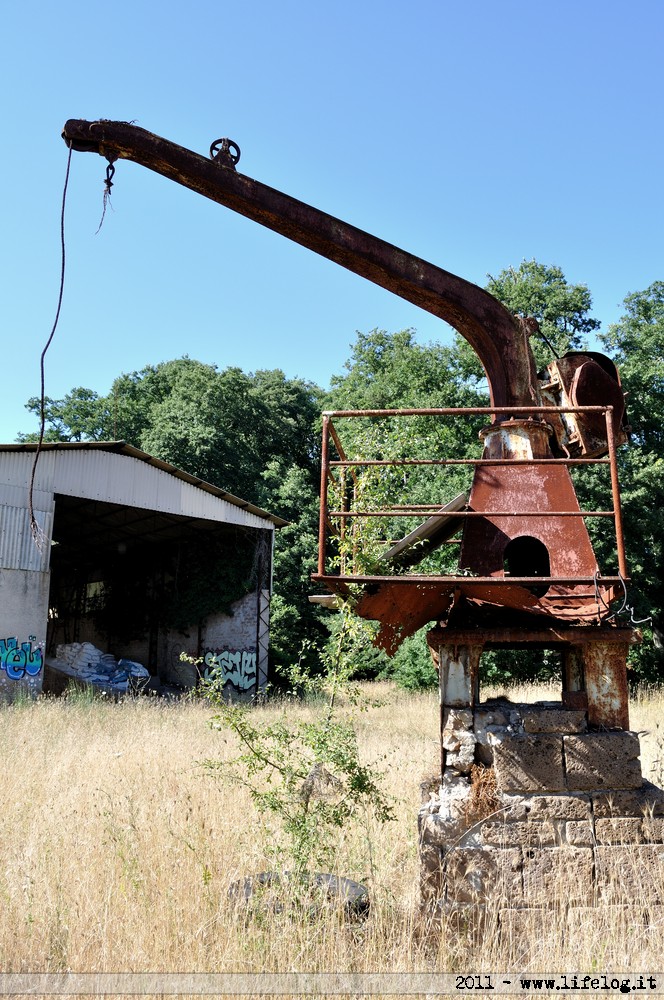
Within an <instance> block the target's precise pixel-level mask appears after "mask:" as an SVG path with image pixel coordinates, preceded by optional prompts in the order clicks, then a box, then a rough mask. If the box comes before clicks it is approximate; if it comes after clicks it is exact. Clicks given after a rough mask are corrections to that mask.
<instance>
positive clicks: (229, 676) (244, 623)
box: [164, 591, 269, 698]
mask: <svg viewBox="0 0 664 1000" xmlns="http://www.w3.org/2000/svg"><path fill="white" fill-rule="evenodd" d="M266 593H267V592H266ZM268 598H269V595H268ZM265 604H266V599H265V595H264V594H262V595H261V612H262V615H261V618H262V620H263V621H264V625H262V627H261V628H259V609H258V599H257V594H256V592H255V591H254V592H253V593H251V594H246V595H245V597H243V598H241V599H240V600H239V601H236V602H235V603H234V604H233V614H232V615H214V616H211V617H210V618H209V619H208V621H207V623H206V625H205V627H204V629H203V631H202V635H201V651H202V655H203V663H201V664H200V666H199V667H198V671H200V673H201V674H202V675H203V676H207V677H210V675H211V674H212V673H213V672H218V671H221V675H222V678H223V681H224V684H225V687H226V689H228V691H229V693H231V694H232V695H233V696H234V697H238V698H243V697H244V698H247V697H251V696H252V695H253V694H254V693H255V691H256V678H257V674H258V682H259V686H260V687H264V685H265V683H266V682H267V662H266V657H265V656H264V655H263V642H262V641H259V642H258V644H257V638H258V637H259V632H260V636H261V639H262V631H263V628H267V625H268V622H267V608H266V607H265V606H264V605H265ZM257 645H258V648H257ZM166 646H167V648H166V651H165V656H164V663H165V664H166V677H165V678H164V679H165V680H168V681H169V682H170V683H174V684H182V685H184V686H185V687H190V686H192V685H193V684H195V683H196V680H197V676H198V671H197V668H196V667H195V666H193V665H192V664H188V663H183V662H182V661H181V660H180V654H181V653H183V652H184V653H187V654H188V655H189V656H191V657H194V658H195V657H196V653H197V649H198V634H197V633H195V632H194V631H192V632H191V633H190V634H189V636H185V635H179V634H177V633H173V632H171V633H169V634H168V637H167V640H166ZM265 652H266V650H265ZM264 660H265V662H263V661H264Z"/></svg>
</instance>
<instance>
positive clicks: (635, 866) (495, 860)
mask: <svg viewBox="0 0 664 1000" xmlns="http://www.w3.org/2000/svg"><path fill="white" fill-rule="evenodd" d="M466 662H467V663H468V664H469V665H468V669H467V670H466V678H467V689H468V690H470V688H472V684H473V681H472V679H471V675H472V668H471V666H470V662H471V661H470V660H467V661H466ZM442 722H443V725H442V744H443V748H444V754H445V767H444V770H443V774H442V781H440V782H436V784H435V786H434V787H431V786H430V787H429V788H427V789H426V795H427V801H426V802H425V804H424V805H423V806H422V808H421V810H420V813H419V834H420V861H421V890H422V903H423V907H424V910H425V912H428V913H430V914H435V913H439V914H440V913H443V912H446V911H447V912H451V911H454V912H458V910H459V908H461V909H463V908H470V909H473V908H477V907H478V906H479V907H482V908H484V907H486V906H487V904H492V905H495V906H497V907H498V908H499V909H501V910H505V911H508V910H509V911H512V910H523V909H531V908H543V909H545V910H546V909H547V908H550V907H552V906H564V907H588V906H593V905H596V904H597V903H601V904H612V905H626V904H629V905H636V906H640V907H645V906H650V905H660V904H662V903H664V791H662V789H660V788H657V787H655V786H654V785H651V784H649V783H648V782H644V781H643V779H642V775H641V766H640V761H639V739H638V735H637V734H636V733H632V732H628V731H625V730H620V729H615V730H606V731H597V730H593V729H592V728H591V727H589V724H588V717H587V713H586V712H583V711H581V710H578V709H577V710H574V709H566V708H564V707H563V705H562V704H560V703H546V704H537V705H517V704H513V703H511V702H509V701H508V700H505V699H496V700H492V701H487V702H485V703H483V704H478V703H475V704H473V705H472V706H468V705H466V707H463V708H462V707H457V706H456V705H454V706H447V707H444V709H443V715H442Z"/></svg>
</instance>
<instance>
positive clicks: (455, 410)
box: [324, 406, 607, 418]
mask: <svg viewBox="0 0 664 1000" xmlns="http://www.w3.org/2000/svg"><path fill="white" fill-rule="evenodd" d="M606 409H607V407H606V406H436V407H420V408H417V409H416V408H410V409H403V410H325V411H324V413H325V415H326V416H328V417H335V418H337V417H445V416H456V415H458V414H459V413H472V414H477V415H478V416H481V415H483V414H487V415H491V414H495V413H506V414H508V416H528V414H531V413H605V412H606Z"/></svg>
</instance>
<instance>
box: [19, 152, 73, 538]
mask: <svg viewBox="0 0 664 1000" xmlns="http://www.w3.org/2000/svg"><path fill="white" fill-rule="evenodd" d="M71 154H72V144H71V142H70V143H69V154H68V156H67V170H66V173H65V183H64V188H63V191H62V208H61V210H60V251H61V258H60V260H61V263H60V291H59V293H58V306H57V309H56V311H55V319H54V321H53V326H52V328H51V333H50V335H49V338H48V340H47V341H46V344H45V346H44V350H43V351H42V353H41V359H40V363H39V372H40V381H41V392H40V400H39V441H38V443H37V450H36V451H35V457H34V460H33V463H32V472H31V474H30V488H29V490H28V516H29V519H30V531H31V533H32V538H33V541H34V543H35V545H36V546H37V548H38V550H39V551H40V552H41V551H42V550H43V548H44V540H45V536H44V532H43V531H42V529H41V527H40V525H39V524H38V523H37V518H36V517H35V510H34V499H33V498H34V491H35V474H36V472H37V462H38V461H39V454H40V452H41V449H42V445H43V443H44V429H45V427H46V399H45V378H44V359H45V357H46V352H47V351H48V349H49V347H50V346H51V341H52V340H53V337H54V336H55V331H56V329H57V326H58V320H59V319H60V310H61V308H62V296H63V294H64V290H65V205H66V204H67V187H68V186H69V168H70V166H71Z"/></svg>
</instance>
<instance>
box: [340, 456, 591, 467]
mask: <svg viewBox="0 0 664 1000" xmlns="http://www.w3.org/2000/svg"><path fill="white" fill-rule="evenodd" d="M609 464H610V459H608V458H367V459H343V460H341V461H339V460H337V459H333V460H332V461H331V462H330V466H333V465H336V466H356V467H357V468H364V467H367V468H370V467H371V466H374V465H378V466H382V465H384V466H390V465H415V466H417V465H510V466H511V465H609Z"/></svg>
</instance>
